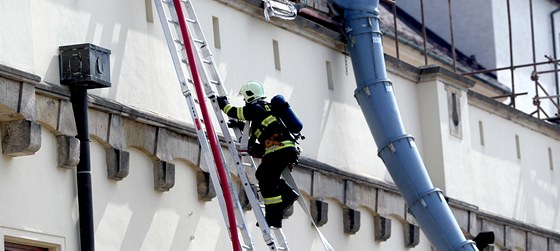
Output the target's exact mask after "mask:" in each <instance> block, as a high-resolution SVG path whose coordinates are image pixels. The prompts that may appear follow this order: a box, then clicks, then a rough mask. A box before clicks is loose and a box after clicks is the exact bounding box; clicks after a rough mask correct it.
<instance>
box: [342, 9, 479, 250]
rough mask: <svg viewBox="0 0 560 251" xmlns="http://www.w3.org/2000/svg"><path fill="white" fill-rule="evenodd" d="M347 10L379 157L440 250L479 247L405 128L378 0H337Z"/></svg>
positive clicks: (361, 99)
mask: <svg viewBox="0 0 560 251" xmlns="http://www.w3.org/2000/svg"><path fill="white" fill-rule="evenodd" d="M333 2H334V3H335V5H337V6H338V7H340V8H342V10H343V13H344V31H345V33H346V37H347V47H348V51H349V53H350V57H351V59H352V66H353V67H354V75H355V78H356V84H357V89H356V91H355V93H354V96H355V98H356V100H357V101H358V103H359V105H360V107H361V108H362V112H363V113H364V116H365V118H366V121H367V123H368V125H369V128H370V131H371V133H372V135H373V137H374V140H375V142H376V145H377V148H378V149H379V152H378V156H379V157H380V158H381V159H382V160H383V162H384V163H385V165H386V167H387V169H388V171H389V173H390V175H391V177H392V178H393V180H394V181H395V184H396V185H397V187H398V189H399V191H400V192H401V194H402V195H403V197H404V199H405V201H406V203H407V205H409V208H408V210H409V212H410V213H411V214H412V215H413V216H414V218H415V219H416V221H417V222H418V224H419V225H420V228H421V229H422V230H423V232H424V233H425V234H426V236H427V237H428V239H429V240H430V242H431V244H432V245H433V246H434V247H435V249H436V250H438V251H443V250H456V251H459V250H478V249H477V247H476V244H475V243H474V242H473V241H470V240H466V238H465V237H464V236H463V233H462V232H461V229H460V227H459V224H458V223H457V221H456V220H455V218H454V217H453V214H452V212H451V209H450V208H449V205H448V204H447V202H446V200H445V198H444V197H443V194H442V192H441V190H439V189H437V188H434V186H433V185H432V183H431V180H430V178H429V176H428V173H427V171H426V168H425V166H424V164H423V162H422V159H421V157H420V154H419V152H418V149H417V148H416V145H415V143H414V138H413V137H412V136H410V135H408V134H406V133H405V131H404V126H403V123H402V120H401V117H400V113H399V110H398V107H397V102H396V99H395V96H394V93H393V87H392V83H391V81H390V80H389V79H388V77H387V74H386V67H385V60H384V56H383V55H384V54H383V45H382V34H381V31H380V26H379V11H378V9H377V6H378V4H379V2H378V0H369V1H368V0H333Z"/></svg>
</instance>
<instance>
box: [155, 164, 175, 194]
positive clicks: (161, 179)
mask: <svg viewBox="0 0 560 251" xmlns="http://www.w3.org/2000/svg"><path fill="white" fill-rule="evenodd" d="M174 185H175V165H174V164H173V163H170V162H166V161H162V160H156V161H154V189H155V190H156V191H161V192H165V191H169V189H171V188H172V187H173V186H174Z"/></svg>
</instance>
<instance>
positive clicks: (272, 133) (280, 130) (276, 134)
mask: <svg viewBox="0 0 560 251" xmlns="http://www.w3.org/2000/svg"><path fill="white" fill-rule="evenodd" d="M220 108H222V110H223V111H224V112H225V113H226V114H227V115H228V116H229V117H232V118H236V119H239V120H247V121H251V131H250V137H251V140H258V142H259V143H260V144H263V145H264V147H265V152H264V155H266V154H268V153H271V152H274V151H277V150H280V149H283V148H287V147H294V148H295V147H296V144H295V141H294V140H293V138H292V137H291V135H290V133H289V132H288V130H287V129H286V127H285V126H284V125H282V124H281V123H280V122H279V121H278V119H277V118H276V117H275V116H274V114H273V113H272V109H271V106H270V103H268V102H266V101H264V100H258V101H255V102H253V103H248V104H246V105H245V106H243V107H235V106H232V105H230V104H229V103H226V104H225V105H223V104H222V105H220Z"/></svg>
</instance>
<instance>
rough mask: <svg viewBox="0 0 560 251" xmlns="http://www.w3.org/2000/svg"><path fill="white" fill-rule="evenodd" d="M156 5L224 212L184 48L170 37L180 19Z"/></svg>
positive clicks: (217, 179) (227, 222) (228, 224)
mask: <svg viewBox="0 0 560 251" xmlns="http://www.w3.org/2000/svg"><path fill="white" fill-rule="evenodd" d="M155 6H156V10H157V12H158V16H159V19H160V23H161V25H162V28H163V32H164V34H165V37H166V43H167V46H168V48H169V51H170V54H171V58H172V60H173V62H174V67H175V72H176V74H177V78H178V80H179V84H180V86H181V91H182V93H183V96H185V99H186V101H187V105H188V107H189V110H190V114H191V118H192V120H193V123H194V124H195V127H196V132H197V137H198V139H199V142H200V145H201V151H202V152H203V153H204V154H203V156H204V158H205V161H206V163H207V165H208V170H207V171H208V172H209V173H210V175H211V178H212V180H214V181H215V182H213V185H214V189H215V190H216V192H217V196H218V201H219V204H220V208H221V209H222V212H224V211H226V210H227V209H226V205H225V198H224V195H223V193H220V192H219V191H220V187H219V186H218V184H220V178H219V177H218V175H217V173H216V169H215V168H214V167H215V166H216V163H215V162H214V159H213V158H212V157H211V155H210V147H209V146H208V141H207V140H208V139H207V137H206V134H205V132H204V129H203V126H202V124H201V122H200V118H199V116H198V113H197V111H196V108H195V107H196V106H195V102H194V100H193V99H194V98H193V96H192V91H191V90H190V89H189V87H188V85H187V80H186V79H187V78H186V77H185V76H186V72H187V71H185V69H183V66H182V65H183V64H181V60H180V58H179V56H178V54H177V53H180V51H181V50H182V48H178V46H177V45H178V42H179V41H177V40H173V39H170V38H173V35H172V33H171V29H170V28H169V26H170V21H173V20H178V19H177V17H176V14H175V15H173V14H174V12H173V11H171V10H170V9H169V14H170V15H171V16H173V17H174V18H175V19H172V20H169V19H168V18H167V16H168V15H166V12H165V9H164V6H163V4H162V1H155ZM174 52H175V53H174ZM203 170H204V169H203ZM222 216H223V217H224V222H225V224H226V227H227V228H228V231H230V222H229V221H228V218H227V217H226V215H225V214H223V215H222ZM230 233H231V231H230Z"/></svg>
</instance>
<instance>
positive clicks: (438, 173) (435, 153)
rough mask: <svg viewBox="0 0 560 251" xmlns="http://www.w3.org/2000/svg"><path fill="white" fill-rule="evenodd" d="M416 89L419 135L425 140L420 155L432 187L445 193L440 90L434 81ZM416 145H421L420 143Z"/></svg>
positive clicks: (441, 96) (420, 84) (442, 100)
mask: <svg viewBox="0 0 560 251" xmlns="http://www.w3.org/2000/svg"><path fill="white" fill-rule="evenodd" d="M417 89H418V96H419V99H420V103H419V105H418V106H419V107H420V118H421V119H420V123H419V125H420V127H421V128H422V134H421V135H422V136H423V138H425V140H424V142H423V144H422V146H423V147H424V149H426V150H425V151H424V152H423V154H422V159H423V161H424V165H425V167H426V170H427V171H428V174H429V176H430V179H431V181H432V183H433V185H434V187H437V188H439V189H441V190H442V191H444V192H446V190H447V189H446V186H445V168H444V163H443V149H442V143H443V142H442V138H441V137H442V136H441V133H442V131H444V128H445V124H444V121H442V119H443V118H442V116H441V112H440V111H439V110H440V109H443V108H444V107H442V106H441V105H440V104H442V102H443V103H445V99H443V98H444V96H443V95H442V93H441V91H442V88H441V87H440V86H439V85H438V83H437V82H436V81H428V82H422V83H419V84H418V86H417ZM417 145H421V142H419V143H417ZM419 148H420V147H419Z"/></svg>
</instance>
